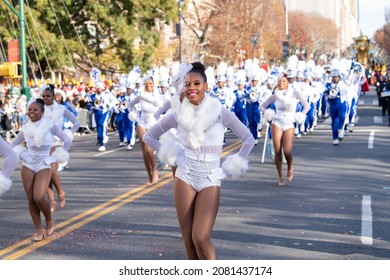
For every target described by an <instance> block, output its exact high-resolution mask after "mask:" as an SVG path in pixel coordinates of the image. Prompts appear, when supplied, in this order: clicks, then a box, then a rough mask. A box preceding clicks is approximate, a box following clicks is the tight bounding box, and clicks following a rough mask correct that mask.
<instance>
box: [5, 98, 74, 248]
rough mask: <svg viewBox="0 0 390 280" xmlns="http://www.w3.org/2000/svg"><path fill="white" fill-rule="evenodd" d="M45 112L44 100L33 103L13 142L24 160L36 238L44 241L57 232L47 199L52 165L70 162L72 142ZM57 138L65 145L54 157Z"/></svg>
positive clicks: (25, 184) (24, 174) (24, 177)
mask: <svg viewBox="0 0 390 280" xmlns="http://www.w3.org/2000/svg"><path fill="white" fill-rule="evenodd" d="M44 110H45V109H44V102H43V100H42V99H37V100H36V101H35V102H32V103H30V105H29V107H28V112H27V114H28V118H29V119H30V120H29V121H28V122H27V123H26V124H24V125H23V128H22V130H21V131H20V132H19V134H18V135H17V137H16V138H15V139H14V141H12V143H11V146H12V147H14V149H15V151H17V154H18V155H19V156H20V159H22V161H23V166H22V168H21V177H22V182H23V187H24V190H25V192H26V195H27V200H28V208H29V211H30V215H31V218H32V220H33V223H34V225H35V228H36V230H37V231H36V233H35V234H34V236H33V240H34V241H40V240H42V239H43V238H44V237H45V236H49V235H51V234H52V233H53V232H54V220H53V217H52V215H51V211H50V203H49V201H48V200H47V199H46V193H47V190H48V186H49V182H50V178H51V164H52V163H53V162H64V161H67V160H68V159H69V154H68V150H69V147H70V145H71V143H72V140H71V139H70V138H69V137H68V136H67V135H66V134H65V133H64V132H63V131H62V130H61V128H59V127H58V126H57V125H55V124H54V122H53V121H52V120H50V119H48V118H43V114H44ZM53 136H57V137H58V138H59V139H61V140H62V141H63V143H64V145H63V147H60V148H57V149H56V151H55V152H54V153H53V154H52V155H50V150H51V148H52V145H53ZM23 142H26V146H27V150H26V148H25V147H23V146H21V145H20V144H22V143H23ZM41 213H42V214H43V216H44V217H45V220H46V231H45V230H43V228H42V221H41Z"/></svg>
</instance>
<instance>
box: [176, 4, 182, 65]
mask: <svg viewBox="0 0 390 280" xmlns="http://www.w3.org/2000/svg"><path fill="white" fill-rule="evenodd" d="M176 2H177V3H178V5H179V24H178V26H177V30H176V33H177V36H179V55H180V63H182V61H183V54H182V43H181V31H182V30H181V7H182V6H183V0H176Z"/></svg>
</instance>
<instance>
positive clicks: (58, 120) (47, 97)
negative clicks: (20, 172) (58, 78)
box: [42, 85, 80, 212]
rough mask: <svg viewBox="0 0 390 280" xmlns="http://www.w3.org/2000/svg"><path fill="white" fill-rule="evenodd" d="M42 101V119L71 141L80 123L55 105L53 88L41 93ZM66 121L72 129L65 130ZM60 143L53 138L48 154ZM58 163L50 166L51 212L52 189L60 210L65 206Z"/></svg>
mask: <svg viewBox="0 0 390 280" xmlns="http://www.w3.org/2000/svg"><path fill="white" fill-rule="evenodd" d="M42 99H43V101H44V103H45V113H44V115H43V117H44V118H48V119H49V120H52V121H53V122H54V123H55V124H56V125H57V126H58V127H59V128H61V129H63V131H64V132H66V134H67V135H68V136H69V137H70V138H71V139H73V133H75V132H76V131H77V130H78V128H79V127H80V121H79V120H78V119H77V117H76V116H75V115H74V114H73V112H72V111H71V110H69V109H68V108H67V107H66V106H65V105H62V104H59V103H57V101H56V100H55V93H54V86H53V85H49V86H47V87H46V88H45V90H44V91H43V93H42ZM65 119H66V120H68V121H69V122H71V123H72V127H71V128H70V129H67V128H65V127H63V126H64V120H65ZM61 146H62V143H61V141H60V139H58V137H53V145H52V148H51V151H50V154H53V153H54V152H55V150H56V149H57V148H58V147H61ZM57 169H58V163H57V162H54V163H52V165H51V180H50V184H49V188H48V195H49V198H50V209H51V211H52V212H53V211H54V210H55V208H56V201H55V198H54V192H53V189H52V188H53V187H52V186H54V187H55V188H56V190H57V194H58V201H59V206H60V208H62V207H64V206H65V192H64V191H63V189H62V184H61V179H60V176H59V175H58V171H57Z"/></svg>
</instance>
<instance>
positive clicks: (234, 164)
mask: <svg viewBox="0 0 390 280" xmlns="http://www.w3.org/2000/svg"><path fill="white" fill-rule="evenodd" d="M248 168H249V166H248V160H247V159H245V158H243V157H241V156H240V155H238V154H234V155H230V156H228V157H227V158H226V160H225V161H224V162H223V163H222V169H223V170H224V171H225V173H226V174H228V175H230V176H232V178H233V179H236V178H238V177H240V176H241V175H242V174H244V173H245V172H246V171H247V170H248Z"/></svg>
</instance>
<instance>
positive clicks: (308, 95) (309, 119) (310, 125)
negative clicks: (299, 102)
mask: <svg viewBox="0 0 390 280" xmlns="http://www.w3.org/2000/svg"><path fill="white" fill-rule="evenodd" d="M312 80H313V74H312V73H306V76H305V77H304V83H303V85H302V88H301V94H302V95H303V97H304V98H305V99H306V100H307V102H308V103H309V105H310V109H309V111H308V112H307V114H306V119H305V121H304V123H303V126H304V127H303V129H302V130H303V134H305V135H306V133H307V131H310V133H313V131H314V120H315V114H316V110H315V108H316V106H315V104H316V103H317V101H318V99H319V97H320V92H319V91H318V89H317V88H315V87H314V86H312Z"/></svg>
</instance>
